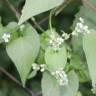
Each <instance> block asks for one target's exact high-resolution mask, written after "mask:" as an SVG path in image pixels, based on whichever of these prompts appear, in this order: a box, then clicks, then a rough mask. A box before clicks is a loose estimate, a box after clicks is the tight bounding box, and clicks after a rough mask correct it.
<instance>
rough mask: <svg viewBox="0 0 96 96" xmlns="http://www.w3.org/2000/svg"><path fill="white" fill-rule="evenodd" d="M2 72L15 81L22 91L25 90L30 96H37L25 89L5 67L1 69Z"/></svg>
mask: <svg viewBox="0 0 96 96" xmlns="http://www.w3.org/2000/svg"><path fill="white" fill-rule="evenodd" d="M0 72H2V73H3V74H5V75H6V76H8V77H9V78H10V79H11V80H12V81H14V82H15V83H16V84H17V85H19V86H20V87H21V88H22V89H24V90H25V91H26V92H27V93H28V94H29V95H30V96H37V95H35V94H34V93H33V92H32V91H31V90H30V89H28V88H24V87H23V86H22V84H21V83H20V82H19V81H18V80H17V79H16V78H15V77H14V76H12V75H11V74H10V73H8V72H7V71H6V70H5V69H4V68H3V67H0Z"/></svg>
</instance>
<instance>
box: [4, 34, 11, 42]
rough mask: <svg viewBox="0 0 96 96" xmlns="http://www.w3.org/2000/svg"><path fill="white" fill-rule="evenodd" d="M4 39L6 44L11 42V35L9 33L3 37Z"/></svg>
mask: <svg viewBox="0 0 96 96" xmlns="http://www.w3.org/2000/svg"><path fill="white" fill-rule="evenodd" d="M2 39H3V40H4V41H5V43H8V42H9V39H10V34H9V33H4V34H3V36H2Z"/></svg>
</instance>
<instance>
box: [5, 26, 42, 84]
mask: <svg viewBox="0 0 96 96" xmlns="http://www.w3.org/2000/svg"><path fill="white" fill-rule="evenodd" d="M22 34H23V36H21V37H19V38H17V39H15V40H13V41H11V42H10V43H9V44H8V46H7V47H6V50H7V53H8V55H9V57H10V58H11V59H12V61H13V62H14V64H15V66H16V68H17V70H18V72H19V74H20V77H21V81H22V83H23V85H25V82H26V79H27V76H28V74H29V71H30V69H31V65H32V63H33V62H34V60H35V59H36V56H37V54H38V51H39V47H40V40H39V36H38V34H37V32H36V30H35V29H34V28H32V27H31V26H30V25H28V26H26V28H25V30H24V31H23V32H22Z"/></svg>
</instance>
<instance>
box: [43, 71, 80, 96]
mask: <svg viewBox="0 0 96 96" xmlns="http://www.w3.org/2000/svg"><path fill="white" fill-rule="evenodd" d="M68 79H69V83H68V85H65V86H60V85H58V83H57V81H56V79H55V78H54V77H53V76H51V75H50V74H49V73H48V72H45V73H44V74H43V79H42V92H43V96H76V93H77V90H78V87H79V85H78V84H79V80H78V77H77V75H76V73H75V72H74V71H71V72H70V73H69V74H68Z"/></svg>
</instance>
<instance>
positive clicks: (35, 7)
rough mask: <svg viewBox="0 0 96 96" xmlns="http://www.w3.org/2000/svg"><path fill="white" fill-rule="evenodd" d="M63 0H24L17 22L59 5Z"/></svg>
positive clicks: (20, 22)
mask: <svg viewBox="0 0 96 96" xmlns="http://www.w3.org/2000/svg"><path fill="white" fill-rule="evenodd" d="M63 1H64V0H26V3H25V6H24V8H23V10H22V15H21V18H20V20H19V24H22V23H23V22H25V21H26V20H28V19H29V18H31V17H33V16H35V15H38V14H40V13H42V12H45V11H48V10H50V9H52V8H54V7H57V6H59V5H60V4H62V3H63Z"/></svg>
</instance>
